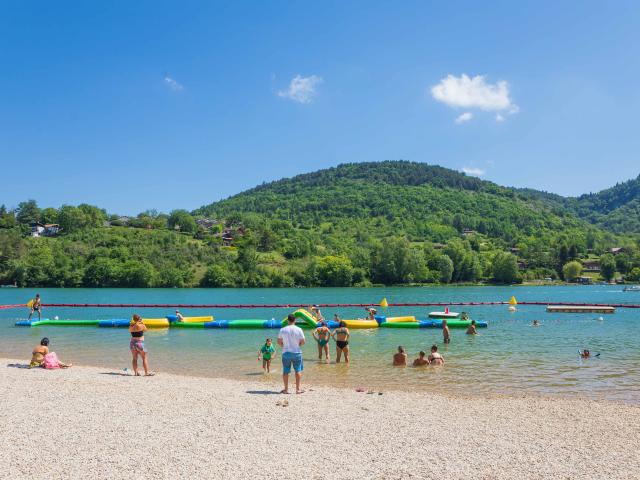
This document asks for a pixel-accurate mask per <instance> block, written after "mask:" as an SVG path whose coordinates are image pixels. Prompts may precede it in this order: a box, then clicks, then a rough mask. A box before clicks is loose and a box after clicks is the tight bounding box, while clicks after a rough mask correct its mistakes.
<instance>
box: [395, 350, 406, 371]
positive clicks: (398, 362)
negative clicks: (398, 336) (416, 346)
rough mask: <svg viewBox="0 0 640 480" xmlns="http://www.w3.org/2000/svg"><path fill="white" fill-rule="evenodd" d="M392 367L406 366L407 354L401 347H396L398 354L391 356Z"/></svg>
mask: <svg viewBox="0 0 640 480" xmlns="http://www.w3.org/2000/svg"><path fill="white" fill-rule="evenodd" d="M393 365H394V366H395V367H406V366H407V352H406V351H405V349H404V347H403V346H399V347H398V353H394V355H393Z"/></svg>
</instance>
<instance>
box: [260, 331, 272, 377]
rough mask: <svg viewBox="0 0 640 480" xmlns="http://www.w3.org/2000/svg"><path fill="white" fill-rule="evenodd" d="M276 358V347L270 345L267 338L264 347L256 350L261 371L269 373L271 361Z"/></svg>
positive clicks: (269, 340)
mask: <svg viewBox="0 0 640 480" xmlns="http://www.w3.org/2000/svg"><path fill="white" fill-rule="evenodd" d="M275 356H276V347H274V346H273V344H272V343H271V339H270V338H267V340H266V341H265V342H264V345H263V346H262V347H260V350H258V360H260V359H262V370H266V372H267V373H271V360H273V359H274V358H275Z"/></svg>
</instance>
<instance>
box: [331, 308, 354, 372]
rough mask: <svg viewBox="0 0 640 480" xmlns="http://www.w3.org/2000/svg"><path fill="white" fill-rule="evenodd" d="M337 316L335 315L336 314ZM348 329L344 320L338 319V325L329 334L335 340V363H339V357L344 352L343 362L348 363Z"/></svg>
mask: <svg viewBox="0 0 640 480" xmlns="http://www.w3.org/2000/svg"><path fill="white" fill-rule="evenodd" d="M336 317H337V315H336ZM350 336H351V334H350V333H349V329H348V328H347V324H346V323H345V322H344V320H340V326H339V327H338V328H336V329H335V330H334V331H333V333H332V334H331V338H333V339H334V340H335V341H336V363H340V358H341V357H342V354H343V353H344V361H345V363H349V337H350Z"/></svg>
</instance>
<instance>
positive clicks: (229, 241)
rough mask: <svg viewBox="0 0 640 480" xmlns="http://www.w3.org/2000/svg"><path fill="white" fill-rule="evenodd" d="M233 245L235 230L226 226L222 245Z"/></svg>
mask: <svg viewBox="0 0 640 480" xmlns="http://www.w3.org/2000/svg"><path fill="white" fill-rule="evenodd" d="M232 245H233V232H232V230H231V229H230V228H225V229H224V232H222V246H223V247H230V246H232Z"/></svg>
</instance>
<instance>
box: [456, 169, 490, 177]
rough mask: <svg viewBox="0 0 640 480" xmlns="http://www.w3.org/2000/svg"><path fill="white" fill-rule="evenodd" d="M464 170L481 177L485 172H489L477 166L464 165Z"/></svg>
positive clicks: (468, 173)
mask: <svg viewBox="0 0 640 480" xmlns="http://www.w3.org/2000/svg"><path fill="white" fill-rule="evenodd" d="M462 171H463V172H464V173H466V174H467V175H473V176H474V177H481V176H483V175H484V174H485V173H487V172H485V171H484V170H482V169H481V168H476V167H462Z"/></svg>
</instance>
